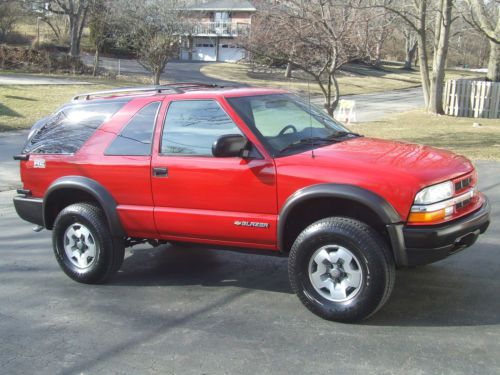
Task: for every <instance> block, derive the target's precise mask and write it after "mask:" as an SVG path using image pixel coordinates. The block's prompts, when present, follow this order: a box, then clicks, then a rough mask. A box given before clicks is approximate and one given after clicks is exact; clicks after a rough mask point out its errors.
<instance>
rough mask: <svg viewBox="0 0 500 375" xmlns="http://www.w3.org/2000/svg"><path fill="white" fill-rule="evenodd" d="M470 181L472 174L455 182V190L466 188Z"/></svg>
mask: <svg viewBox="0 0 500 375" xmlns="http://www.w3.org/2000/svg"><path fill="white" fill-rule="evenodd" d="M471 183H472V176H468V177H466V178H464V179H462V180H460V181H457V182H455V191H456V192H457V191H460V190H463V189H466V188H468V187H469V186H470V184H471Z"/></svg>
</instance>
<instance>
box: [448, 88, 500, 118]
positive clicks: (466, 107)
mask: <svg viewBox="0 0 500 375" xmlns="http://www.w3.org/2000/svg"><path fill="white" fill-rule="evenodd" d="M444 111H445V113H446V114H447V115H452V116H458V117H482V118H500V82H486V81H473V80H466V79H457V80H454V79H452V80H448V81H446V86H445V89H444Z"/></svg>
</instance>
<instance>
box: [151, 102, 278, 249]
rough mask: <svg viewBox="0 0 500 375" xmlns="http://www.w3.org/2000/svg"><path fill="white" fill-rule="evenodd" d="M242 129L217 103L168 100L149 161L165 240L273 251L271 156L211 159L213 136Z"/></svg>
mask: <svg viewBox="0 0 500 375" xmlns="http://www.w3.org/2000/svg"><path fill="white" fill-rule="evenodd" d="M241 133H242V132H241V130H240V129H239V128H238V127H237V126H236V125H235V123H234V121H233V120H232V119H231V118H230V117H229V115H228V114H227V113H226V112H225V111H224V109H223V108H222V107H221V105H220V104H219V103H218V102H217V101H216V100H208V99H202V100H201V99H200V100H175V101H172V102H170V104H169V107H168V109H167V114H166V117H165V121H164V124H163V131H162V134H161V139H160V140H159V141H160V144H159V148H158V151H159V152H156V153H155V155H153V161H152V169H153V170H152V174H153V178H152V189H153V199H154V204H155V221H156V226H157V229H158V232H159V233H160V236H161V237H162V238H163V239H169V240H178V241H190V242H204V243H213V244H220V245H230V246H241V247H256V248H265V249H276V219H277V208H276V175H275V166H274V162H273V160H272V159H268V158H265V157H256V158H248V159H244V158H240V157H228V158H216V157H213V156H212V150H211V148H212V144H213V142H214V141H215V140H216V139H217V138H218V137H220V136H221V135H224V134H241Z"/></svg>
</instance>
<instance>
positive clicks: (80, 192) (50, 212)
mask: <svg viewBox="0 0 500 375" xmlns="http://www.w3.org/2000/svg"><path fill="white" fill-rule="evenodd" d="M79 201H86V202H88V201H90V202H92V201H93V202H95V203H97V204H99V206H100V207H101V208H102V209H103V211H104V214H105V216H106V220H107V223H108V226H109V229H110V231H111V233H112V234H113V236H114V237H125V231H124V229H123V226H122V224H121V221H120V218H119V216H118V213H117V210H116V207H117V203H116V201H115V199H114V198H113V196H112V195H111V193H110V192H109V191H108V190H107V189H106V188H105V187H104V186H102V185H101V184H99V183H98V182H97V181H95V180H92V179H90V178H88V177H83V176H65V177H61V178H59V179H57V180H56V181H54V182H53V183H52V184H51V185H50V187H49V188H48V189H47V192H46V193H45V196H44V198H43V209H42V210H43V220H44V226H45V228H47V229H52V228H53V225H54V221H55V218H56V216H57V214H58V213H59V212H60V210H61V209H62V208H64V207H66V206H68V203H69V204H72V203H77V202H79ZM54 207H57V209H54Z"/></svg>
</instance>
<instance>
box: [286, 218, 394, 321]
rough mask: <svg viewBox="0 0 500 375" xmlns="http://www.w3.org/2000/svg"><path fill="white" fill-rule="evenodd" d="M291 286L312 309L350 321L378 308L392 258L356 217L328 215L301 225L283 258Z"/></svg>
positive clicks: (387, 288)
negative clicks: (302, 227) (286, 260)
mask: <svg viewBox="0 0 500 375" xmlns="http://www.w3.org/2000/svg"><path fill="white" fill-rule="evenodd" d="M289 278H290V283H291V286H292V289H293V290H294V292H295V293H296V294H297V296H298V297H299V299H300V300H301V301H302V303H303V304H304V305H305V306H306V307H307V308H308V309H309V310H311V311H312V312H313V313H315V314H316V315H318V316H320V317H322V318H324V319H328V320H335V321H339V322H355V321H359V320H362V319H365V318H367V317H368V316H370V315H372V314H373V313H375V312H376V311H377V310H378V309H380V308H381V307H382V306H383V305H384V304H385V302H386V301H387V299H388V298H389V296H390V294H391V292H392V288H393V285H394V279H395V266H394V260H393V258H392V255H391V254H390V251H389V249H388V247H387V245H386V244H385V242H384V241H383V240H382V238H381V237H380V235H379V234H378V233H377V232H376V231H375V230H374V229H373V228H371V227H370V226H368V225H367V224H365V223H362V222H360V221H357V220H353V219H350V218H343V217H332V218H327V219H323V220H320V221H318V222H316V223H314V224H312V225H310V226H309V227H307V228H306V229H305V230H304V231H303V232H302V233H301V234H300V235H299V236H298V237H297V239H296V241H295V243H294V244H293V246H292V250H291V252H290V258H289Z"/></svg>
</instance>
